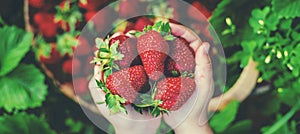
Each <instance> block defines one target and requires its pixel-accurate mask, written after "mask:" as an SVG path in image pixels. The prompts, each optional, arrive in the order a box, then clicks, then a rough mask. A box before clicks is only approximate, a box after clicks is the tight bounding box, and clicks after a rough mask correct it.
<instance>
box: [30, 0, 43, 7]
mask: <svg viewBox="0 0 300 134" xmlns="http://www.w3.org/2000/svg"><path fill="white" fill-rule="evenodd" d="M28 3H29V5H30V6H32V7H35V8H42V7H43V6H44V3H45V1H44V0H29V1H28Z"/></svg>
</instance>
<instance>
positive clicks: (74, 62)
mask: <svg viewBox="0 0 300 134" xmlns="http://www.w3.org/2000/svg"><path fill="white" fill-rule="evenodd" d="M79 70H80V61H79V60H78V59H76V58H73V59H68V60H66V61H65V62H64V63H63V71H64V72H65V73H67V74H78V72H79Z"/></svg>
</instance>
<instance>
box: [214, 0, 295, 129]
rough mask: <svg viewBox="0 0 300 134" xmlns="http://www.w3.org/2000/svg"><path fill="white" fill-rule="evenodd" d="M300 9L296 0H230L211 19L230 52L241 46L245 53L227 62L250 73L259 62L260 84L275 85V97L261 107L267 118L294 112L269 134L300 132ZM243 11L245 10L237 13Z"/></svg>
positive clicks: (234, 56) (273, 87) (272, 92)
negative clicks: (298, 117)
mask: <svg viewBox="0 0 300 134" xmlns="http://www.w3.org/2000/svg"><path fill="white" fill-rule="evenodd" d="M299 6H300V2H299V1H294V0H287V1H280V0H265V1H238V2H237V1H235V0H224V1H222V2H220V4H219V5H218V7H217V9H216V10H215V12H214V14H213V16H212V19H211V23H212V25H213V26H214V28H215V29H216V32H217V33H218V34H219V35H222V36H220V39H221V42H222V44H223V45H224V46H225V48H226V47H232V46H239V45H240V46H241V48H242V50H240V51H238V52H236V53H235V54H233V55H232V56H230V57H229V58H228V59H227V61H229V63H230V64H233V63H236V62H240V63H241V67H245V66H246V65H247V63H248V60H249V58H250V57H253V59H254V60H255V61H256V62H257V63H258V67H257V69H258V70H259V72H261V73H260V77H259V80H260V82H263V83H269V84H271V89H273V90H272V91H270V92H269V93H271V94H275V95H273V98H271V99H269V100H267V101H264V102H262V104H260V105H261V106H263V108H262V109H260V110H261V114H263V115H264V116H269V117H270V118H272V117H274V115H275V114H276V113H281V112H282V111H280V107H281V106H282V104H285V105H288V106H290V107H291V111H292V112H291V111H290V112H288V113H281V114H280V115H282V116H278V118H277V120H276V121H274V124H273V125H270V126H266V127H264V128H263V129H262V132H264V133H295V132H296V131H295V129H294V128H295V122H294V121H293V120H294V119H293V115H294V114H295V113H296V111H297V110H296V111H295V110H294V109H295V107H297V105H298V103H299V99H300V98H299V96H300V90H299V89H300V80H299V75H300V62H299V59H300V54H299V51H300V38H299V37H300V26H299V24H298V23H299V17H300V12H299V9H298V8H299ZM237 8H238V9H243V10H241V11H238V12H237ZM296 109H298V108H296ZM220 118H221V117H220ZM293 122H294V123H293ZM236 124H237V125H238V123H236ZM214 128H215V127H214ZM221 128H222V127H221ZM228 129H229V128H228ZM228 129H227V130H228ZM227 130H226V131H227ZM216 131H217V132H218V131H220V128H217V130H216ZM226 131H224V132H226ZM296 133H297V132H296Z"/></svg>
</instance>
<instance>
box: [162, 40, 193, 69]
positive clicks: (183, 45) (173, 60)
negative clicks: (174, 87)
mask: <svg viewBox="0 0 300 134" xmlns="http://www.w3.org/2000/svg"><path fill="white" fill-rule="evenodd" d="M171 44H172V45H171V54H170V58H169V59H168V60H167V74H172V73H174V71H175V72H176V74H181V73H183V72H184V71H187V72H189V73H193V72H194V69H195V65H196V63H195V58H194V56H195V53H194V51H193V49H192V48H191V47H189V43H188V42H187V41H186V40H185V39H183V38H177V39H176V40H175V41H173V42H172V43H171Z"/></svg>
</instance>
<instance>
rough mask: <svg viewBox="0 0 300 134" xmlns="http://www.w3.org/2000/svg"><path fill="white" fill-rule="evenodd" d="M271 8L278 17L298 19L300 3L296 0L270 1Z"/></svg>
mask: <svg viewBox="0 0 300 134" xmlns="http://www.w3.org/2000/svg"><path fill="white" fill-rule="evenodd" d="M272 6H273V8H272V10H273V11H274V12H277V13H278V15H279V17H284V18H294V17H300V10H299V7H300V1H298V0H285V1H282V0H272Z"/></svg>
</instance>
